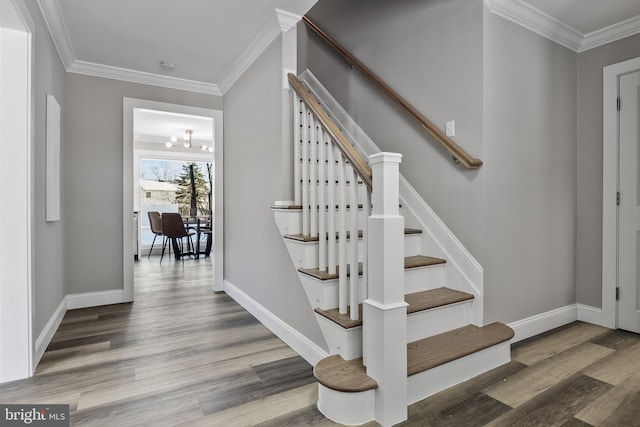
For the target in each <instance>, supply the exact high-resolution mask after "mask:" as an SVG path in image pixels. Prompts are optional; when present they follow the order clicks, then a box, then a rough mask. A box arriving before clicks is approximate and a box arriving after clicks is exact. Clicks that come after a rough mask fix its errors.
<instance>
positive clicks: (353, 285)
mask: <svg viewBox="0 0 640 427" xmlns="http://www.w3.org/2000/svg"><path fill="white" fill-rule="evenodd" d="M349 169H350V172H351V173H350V174H349V181H350V183H349V190H350V191H349V193H350V194H349V204H350V205H351V215H350V217H351V218H350V221H349V222H350V233H349V234H350V239H349V240H350V246H351V248H350V249H351V250H350V251H349V252H350V254H349V255H350V259H349V264H350V265H351V278H350V283H349V305H350V306H351V320H358V317H359V313H358V270H359V268H358V175H357V174H356V171H355V169H354V168H353V167H350V168H349Z"/></svg>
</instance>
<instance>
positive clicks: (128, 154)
mask: <svg viewBox="0 0 640 427" xmlns="http://www.w3.org/2000/svg"><path fill="white" fill-rule="evenodd" d="M135 108H146V109H150V110H158V111H169V112H175V113H180V114H191V115H195V116H204V117H211V118H212V119H213V120H214V132H215V135H214V139H215V141H214V144H215V151H214V156H215V158H214V162H215V168H214V174H215V181H214V182H215V188H214V207H213V211H214V225H213V227H214V229H213V235H214V248H213V253H214V279H213V283H212V287H213V290H214V291H222V290H223V288H224V284H223V278H224V274H223V266H224V253H223V248H224V244H223V239H224V228H223V225H224V217H223V206H224V200H223V188H224V187H223V186H224V183H223V176H224V175H223V158H224V157H223V156H224V143H223V135H224V132H223V113H222V110H212V109H208V108H200V107H192V106H188V105H179V104H169V103H166V102H156V101H148V100H144V99H135V98H126V97H125V98H123V109H122V119H123V127H122V167H123V169H122V171H123V174H122V242H123V248H122V249H123V252H122V257H123V283H124V302H131V301H133V238H132V236H133V232H134V231H133V217H132V215H133V183H134V182H135V181H134V180H135V179H136V178H135V177H134V167H133V110H134V109H135Z"/></svg>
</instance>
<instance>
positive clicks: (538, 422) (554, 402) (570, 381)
mask: <svg viewBox="0 0 640 427" xmlns="http://www.w3.org/2000/svg"><path fill="white" fill-rule="evenodd" d="M611 387H612V386H611V385H610V384H607V383H604V382H602V381H598V380H596V379H594V378H591V377H587V376H586V375H582V374H575V375H572V376H571V377H569V378H566V379H565V380H563V381H562V382H560V383H558V384H557V385H555V386H553V387H551V388H549V389H547V390H546V391H545V392H543V393H541V394H539V395H537V396H536V397H534V398H533V399H531V400H529V401H528V402H526V403H524V404H522V405H520V406H519V407H518V408H516V409H514V410H512V411H510V412H508V413H506V414H505V415H503V416H502V417H500V418H498V419H496V420H495V421H493V422H491V423H489V424H488V425H489V426H495V427H498V426H499V427H502V426H504V427H511V426H522V427H527V426H531V427H534V426H560V425H562V424H564V423H566V422H568V421H570V420H571V419H572V418H573V416H574V415H575V414H576V413H577V412H579V411H580V410H581V409H582V408H584V407H586V406H587V405H589V404H590V403H591V402H593V401H595V400H596V399H598V398H599V397H600V396H602V395H604V394H605V393H606V392H607V391H609V389H611Z"/></svg>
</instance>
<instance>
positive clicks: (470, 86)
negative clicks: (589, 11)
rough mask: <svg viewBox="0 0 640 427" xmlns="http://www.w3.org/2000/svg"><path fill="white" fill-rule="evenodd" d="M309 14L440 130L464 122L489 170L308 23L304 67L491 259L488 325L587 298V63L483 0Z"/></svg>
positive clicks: (360, 2) (469, 146)
mask: <svg viewBox="0 0 640 427" xmlns="http://www.w3.org/2000/svg"><path fill="white" fill-rule="evenodd" d="M308 15H310V16H311V17H312V19H314V20H315V21H316V22H317V23H318V24H319V25H320V26H321V27H323V28H324V29H326V31H327V32H328V33H329V34H331V35H332V36H333V37H334V38H335V39H336V40H338V41H339V42H340V43H341V44H343V45H344V46H345V47H346V48H347V49H348V50H350V51H351V52H352V53H353V54H354V55H355V56H356V57H358V58H359V59H360V60H362V61H363V62H364V63H365V64H367V65H368V66H369V67H370V68H371V69H372V70H373V71H374V72H375V73H376V74H378V75H379V76H380V77H381V78H382V79H383V80H385V81H386V82H387V83H389V85H390V86H391V87H393V88H394V89H396V91H398V92H399V93H400V94H402V95H403V96H405V97H406V98H407V99H408V100H409V101H410V102H411V103H412V104H414V105H415V107H416V108H417V109H418V110H419V111H421V112H423V114H425V115H426V116H427V117H429V118H430V119H431V120H433V121H434V122H435V123H436V124H438V125H441V126H444V122H445V121H446V120H449V119H455V120H456V136H455V137H454V140H456V141H457V142H459V143H460V144H461V145H462V146H463V147H464V148H465V149H466V150H467V151H468V152H470V153H471V154H472V155H474V156H477V157H479V158H480V159H482V160H483V161H484V162H485V163H484V166H483V167H482V168H481V169H480V170H479V171H475V172H470V171H465V170H463V169H462V168H460V167H455V166H453V165H452V163H451V161H450V157H449V156H448V155H447V154H445V153H444V152H443V150H442V149H440V148H439V147H438V146H436V145H435V144H434V143H433V141H431V140H430V139H429V137H428V136H425V134H424V133H423V132H422V131H420V130H419V129H417V127H416V126H415V125H414V124H413V123H412V122H411V121H410V120H409V119H407V118H405V117H404V116H403V115H402V114H401V113H399V112H398V111H397V110H396V108H395V107H394V106H393V105H391V104H390V103H389V102H388V101H386V100H385V99H384V98H382V96H381V95H379V94H378V93H377V91H376V90H375V89H374V88H373V87H372V86H371V85H370V84H369V83H367V82H366V81H365V80H364V79H363V78H362V77H361V76H360V75H359V74H358V73H357V72H356V71H351V70H349V67H348V65H347V64H345V63H344V62H343V61H342V60H341V59H340V58H338V57H337V56H336V55H335V54H334V53H333V52H332V51H331V50H330V49H329V48H328V47H326V45H325V44H324V43H323V42H322V41H320V40H318V39H317V38H316V37H315V36H313V35H312V34H311V32H309V31H308V30H306V29H303V28H301V29H300V31H299V34H300V37H299V38H300V49H299V51H300V59H299V68H300V69H304V68H309V69H310V70H311V71H312V72H313V73H314V74H315V75H316V76H317V77H318V79H319V80H320V81H321V82H322V83H323V84H324V85H325V86H326V87H327V88H328V89H329V90H330V91H331V93H332V94H333V95H334V96H335V97H336V98H337V99H338V101H339V102H340V103H341V104H342V105H343V106H344V107H345V108H346V109H347V111H348V112H349V113H350V114H351V115H352V116H353V117H354V118H355V119H356V121H358V123H359V124H360V126H361V127H362V128H363V129H364V130H365V131H366V132H367V133H368V134H369V136H371V137H372V139H373V140H374V141H375V142H376V144H378V146H379V147H380V148H382V149H383V150H388V151H398V152H400V153H402V154H403V155H404V158H403V163H402V165H401V172H402V173H403V174H404V175H405V177H407V179H408V180H409V182H410V183H411V184H412V185H413V186H414V187H415V188H416V190H417V191H418V192H419V193H420V195H421V196H422V197H423V198H424V199H425V200H426V201H427V202H428V203H429V204H430V205H431V206H432V208H433V209H434V210H435V211H436V213H437V214H438V215H439V216H440V217H441V218H442V219H443V221H444V222H445V223H446V224H447V226H449V227H450V228H451V229H452V231H453V232H454V233H455V234H456V236H457V237H458V238H459V239H460V240H461V241H462V243H463V244H464V245H465V246H466V247H467V249H469V250H470V252H471V253H472V254H473V255H474V256H475V257H476V258H477V259H478V260H479V261H480V263H481V264H482V265H483V267H484V269H485V295H486V298H485V321H487V322H489V321H492V320H501V321H504V322H511V321H515V320H519V319H522V318H525V317H528V316H531V315H534V314H537V313H541V312H544V311H548V310H551V309H554V308H558V307H562V306H565V305H568V304H572V303H574V302H575V240H576V160H575V151H576V99H577V92H576V83H575V79H576V73H577V55H576V54H575V53H574V52H572V51H570V50H568V49H565V48H563V47H561V46H559V45H557V44H555V43H553V42H551V41H549V40H547V39H544V38H542V37H540V36H537V35H535V34H534V33H531V32H529V31H527V30H525V29H523V28H521V27H518V26H516V25H514V24H511V23H510V22H508V21H506V20H504V19H502V18H499V17H497V16H495V15H490V14H489V13H488V11H487V9H486V8H485V7H484V5H483V2H478V1H470V0H447V1H444V0H428V1H425V0H421V1H415V0H402V1H396V2H393V4H390V3H389V2H387V1H384V0H374V1H365V0H352V1H349V2H342V1H339V0H323V1H322V2H320V3H318V4H317V5H316V6H315V7H314V8H313V9H312V10H311V11H310V12H309V13H308ZM354 23H362V25H357V24H354ZM364 23H366V25H364ZM505 301H508V304H505Z"/></svg>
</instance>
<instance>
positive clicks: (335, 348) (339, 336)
mask: <svg viewBox="0 0 640 427" xmlns="http://www.w3.org/2000/svg"><path fill="white" fill-rule="evenodd" d="M314 314H315V315H316V319H318V324H319V325H320V330H321V331H322V335H323V336H324V339H325V341H326V342H327V345H328V346H329V354H339V355H340V356H342V358H343V359H344V360H353V359H357V358H358V357H362V326H356V327H354V328H349V329H345V328H342V327H341V326H339V325H336V324H335V323H333V322H332V321H331V320H329V319H327V318H326V317H324V316H323V315H321V314H319V313H314Z"/></svg>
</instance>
